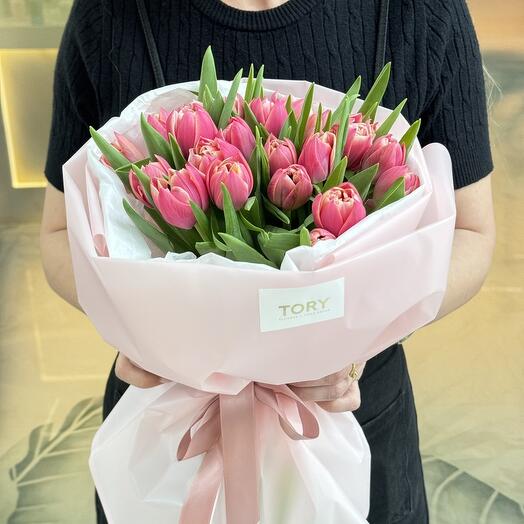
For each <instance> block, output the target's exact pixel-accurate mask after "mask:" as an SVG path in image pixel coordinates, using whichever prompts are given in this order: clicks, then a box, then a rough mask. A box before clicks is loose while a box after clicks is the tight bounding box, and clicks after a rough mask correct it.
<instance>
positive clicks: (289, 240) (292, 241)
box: [265, 231, 300, 251]
mask: <svg viewBox="0 0 524 524" xmlns="http://www.w3.org/2000/svg"><path fill="white" fill-rule="evenodd" d="M265 245H266V247H270V248H273V249H280V250H282V251H289V250H290V249H293V248H295V247H297V246H299V245H300V233H293V232H291V231H287V232H285V233H269V239H268V240H267V242H266V243H265Z"/></svg>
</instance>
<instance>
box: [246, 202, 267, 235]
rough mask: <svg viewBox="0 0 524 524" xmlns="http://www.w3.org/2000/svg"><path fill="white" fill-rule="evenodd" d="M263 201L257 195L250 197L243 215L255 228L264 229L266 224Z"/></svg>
mask: <svg viewBox="0 0 524 524" xmlns="http://www.w3.org/2000/svg"><path fill="white" fill-rule="evenodd" d="M260 200H261V199H260V198H259V197H258V196H257V195H256V194H255V195H253V196H252V197H249V198H248V200H247V202H246V205H245V206H244V210H243V211H242V214H243V215H244V216H245V217H246V218H247V219H248V220H249V221H250V222H251V223H252V224H254V225H255V226H257V227H260V228H263V227H264V224H265V220H264V210H263V208H262V203H261V201H260Z"/></svg>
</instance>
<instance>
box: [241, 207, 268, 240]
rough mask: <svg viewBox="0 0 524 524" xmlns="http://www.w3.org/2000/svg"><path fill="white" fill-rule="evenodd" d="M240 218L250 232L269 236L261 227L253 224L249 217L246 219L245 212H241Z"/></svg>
mask: <svg viewBox="0 0 524 524" xmlns="http://www.w3.org/2000/svg"><path fill="white" fill-rule="evenodd" d="M239 216H240V220H241V222H242V223H243V224H244V225H245V226H246V228H247V229H249V231H253V232H255V233H260V234H261V235H263V236H264V235H265V236H267V232H266V231H265V230H264V229H262V228H261V227H258V226H256V225H255V224H253V223H252V222H251V221H250V220H249V219H248V218H247V217H246V213H245V212H244V211H241V212H240V213H239Z"/></svg>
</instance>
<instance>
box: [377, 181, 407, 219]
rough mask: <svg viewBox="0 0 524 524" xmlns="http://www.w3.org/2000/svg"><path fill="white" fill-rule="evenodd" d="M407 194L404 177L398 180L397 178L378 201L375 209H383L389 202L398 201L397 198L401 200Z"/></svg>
mask: <svg viewBox="0 0 524 524" xmlns="http://www.w3.org/2000/svg"><path fill="white" fill-rule="evenodd" d="M405 194H406V190H405V187H404V177H403V176H402V177H400V178H399V179H398V180H395V182H393V184H391V187H390V188H389V189H388V190H387V191H386V193H385V194H384V196H383V197H382V198H381V199H380V200H379V201H378V203H377V204H376V206H375V209H374V210H375V211H378V210H379V209H382V208H383V207H386V206H388V205H389V204H393V202H396V201H397V200H400V199H401V198H403V197H404V195H405Z"/></svg>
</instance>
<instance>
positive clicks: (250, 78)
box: [244, 64, 255, 104]
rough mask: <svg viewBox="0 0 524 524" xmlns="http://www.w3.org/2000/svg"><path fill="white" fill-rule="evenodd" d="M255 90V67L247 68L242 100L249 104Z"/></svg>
mask: <svg viewBox="0 0 524 524" xmlns="http://www.w3.org/2000/svg"><path fill="white" fill-rule="evenodd" d="M254 89H255V66H254V65H253V64H251V65H250V66H249V73H248V75H247V82H246V91H245V93H244V100H245V101H246V102H247V103H248V104H249V102H251V100H253V91H254Z"/></svg>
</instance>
